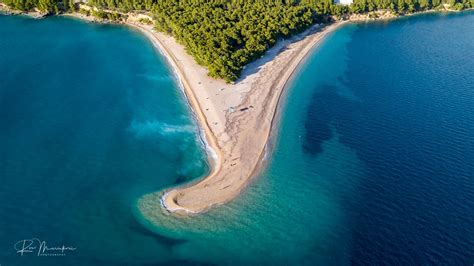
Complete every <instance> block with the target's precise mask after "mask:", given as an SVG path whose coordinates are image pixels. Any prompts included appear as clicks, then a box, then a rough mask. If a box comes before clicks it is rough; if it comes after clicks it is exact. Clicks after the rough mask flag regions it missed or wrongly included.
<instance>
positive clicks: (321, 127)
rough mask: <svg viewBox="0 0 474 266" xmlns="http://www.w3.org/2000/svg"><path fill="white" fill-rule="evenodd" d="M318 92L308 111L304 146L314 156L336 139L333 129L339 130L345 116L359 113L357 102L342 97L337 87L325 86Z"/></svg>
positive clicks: (307, 152) (314, 95)
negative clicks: (324, 144) (326, 144)
mask: <svg viewBox="0 0 474 266" xmlns="http://www.w3.org/2000/svg"><path fill="white" fill-rule="evenodd" d="M316 91H317V93H314V94H313V96H312V98H311V102H310V104H309V107H308V110H307V111H306V118H305V122H304V126H305V137H304V142H303V144H302V145H303V151H304V152H305V153H306V154H309V155H312V156H317V155H318V154H320V153H322V152H323V143H324V142H325V141H328V140H330V139H331V138H333V137H334V132H333V130H332V128H336V129H338V128H339V126H340V123H339V121H340V120H341V119H343V118H344V114H351V113H352V114H353V113H354V111H357V106H356V105H357V102H354V101H350V100H348V99H346V98H344V97H342V96H340V95H339V94H338V93H337V89H336V87H335V86H332V85H324V86H323V87H322V88H321V89H318V90H316ZM343 120H344V119H343Z"/></svg>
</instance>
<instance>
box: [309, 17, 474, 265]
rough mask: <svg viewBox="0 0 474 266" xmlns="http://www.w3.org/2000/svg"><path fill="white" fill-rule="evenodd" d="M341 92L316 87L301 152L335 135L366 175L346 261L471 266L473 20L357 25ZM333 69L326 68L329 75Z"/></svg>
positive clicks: (351, 205) (355, 201) (350, 202)
mask: <svg viewBox="0 0 474 266" xmlns="http://www.w3.org/2000/svg"><path fill="white" fill-rule="evenodd" d="M351 37H352V40H351V41H350V43H348V45H347V57H346V64H347V70H346V71H345V72H344V75H341V76H340V77H339V78H340V80H341V84H342V85H343V86H346V87H347V88H349V90H350V91H351V92H352V94H353V95H354V96H355V97H352V98H350V97H346V96H344V95H341V94H340V93H338V90H339V88H338V87H340V86H341V85H337V84H334V83H333V82H322V83H320V84H318V85H317V88H315V89H316V92H314V93H313V94H312V96H311V101H310V103H309V106H308V108H307V111H306V118H305V122H304V123H305V140H304V142H303V150H304V151H305V153H306V154H307V155H308V156H315V157H317V156H319V154H321V153H323V152H324V149H323V148H322V144H323V143H324V142H326V141H328V140H330V139H331V138H333V137H334V135H335V134H338V135H339V140H340V142H341V143H342V144H343V145H344V146H347V147H349V148H350V149H352V150H354V152H355V153H356V154H357V158H358V159H359V160H360V161H361V162H362V163H363V164H364V165H365V169H366V174H365V175H362V176H360V178H359V180H358V181H357V182H358V186H357V191H356V195H354V196H355V198H350V199H346V200H344V202H343V205H344V209H346V210H347V212H349V213H350V214H349V216H350V221H351V224H350V230H351V235H352V243H351V246H352V247H351V249H350V258H351V259H350V261H351V262H352V263H354V264H358V265H372V264H382V263H386V264H410V265H425V264H443V265H471V264H473V263H474V211H473V210H474V75H473V74H474V72H473V71H474V15H473V13H472V12H471V13H470V14H461V15H455V16H440V15H425V16H419V17H415V18H410V19H401V20H397V21H395V22H391V23H374V24H361V25H358V26H357V28H356V29H355V30H354V31H353V33H352V35H351ZM328 67H329V68H330V66H328Z"/></svg>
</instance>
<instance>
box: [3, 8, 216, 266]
mask: <svg viewBox="0 0 474 266" xmlns="http://www.w3.org/2000/svg"><path fill="white" fill-rule="evenodd" d="M0 75H1V78H0V121H1V130H0V151H1V153H0V176H1V177H0V180H1V186H0V217H1V219H0V264H1V265H43V264H44V265H52V263H53V264H58V265H89V264H91V265H94V264H116V263H136V264H143V263H152V262H156V261H160V260H162V256H161V255H160V254H159V253H156V252H155V250H159V249H161V248H162V246H163V245H165V244H163V243H166V241H167V240H166V239H163V238H160V237H159V236H155V235H153V234H151V233H150V232H149V231H148V230H146V229H144V228H143V227H142V226H141V225H140V224H139V223H137V222H136V220H135V218H134V216H133V214H132V209H133V208H134V206H135V204H136V203H135V202H136V200H137V199H138V198H139V197H140V196H142V195H143V194H146V193H150V192H153V191H156V190H159V189H161V188H163V187H165V186H170V185H172V184H174V183H176V182H183V181H185V180H187V179H189V178H195V177H198V176H201V175H203V174H204V173H205V172H206V171H207V169H208V167H207V165H206V164H205V161H204V160H203V156H204V155H203V152H202V149H201V145H200V143H199V139H198V138H197V133H196V132H197V127H196V124H195V123H194V120H193V119H192V117H191V115H190V113H189V111H188V108H187V106H186V102H185V99H184V97H183V95H182V93H181V91H180V90H179V89H177V86H176V80H175V78H174V76H173V74H172V72H171V71H170V70H169V68H168V67H167V65H166V63H165V61H164V59H163V58H162V57H161V56H160V55H159V54H157V53H156V52H155V50H154V47H153V46H152V44H150V43H149V41H148V40H147V39H146V38H145V37H143V36H142V35H141V34H139V33H138V32H135V31H133V30H131V29H128V28H126V27H120V26H110V25H96V24H87V23H84V22H81V21H78V20H74V19H66V18H57V17H55V18H48V19H44V20H33V19H29V18H24V17H7V16H0ZM30 238H39V239H41V240H44V241H47V243H48V245H51V246H52V245H60V244H61V245H62V244H65V245H72V246H74V247H76V248H77V250H76V251H74V252H70V253H69V254H67V256H66V257H61V258H44V257H41V258H38V257H35V256H28V257H19V256H18V254H15V250H14V249H13V244H14V243H15V242H16V241H19V240H23V239H30ZM161 241H165V242H161ZM20 259H21V260H20Z"/></svg>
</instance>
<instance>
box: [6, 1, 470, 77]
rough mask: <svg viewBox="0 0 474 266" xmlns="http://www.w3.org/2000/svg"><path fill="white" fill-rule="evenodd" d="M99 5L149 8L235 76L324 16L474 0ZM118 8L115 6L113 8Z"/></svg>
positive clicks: (105, 12) (60, 4)
mask: <svg viewBox="0 0 474 266" xmlns="http://www.w3.org/2000/svg"><path fill="white" fill-rule="evenodd" d="M72 1H73V0H0V2H3V3H5V4H7V5H9V6H11V7H13V8H15V9H19V10H24V11H27V10H31V9H33V8H38V9H39V10H40V11H42V12H46V13H50V14H51V13H58V12H60V11H68V10H71V9H74V8H75V5H74V3H73V2H72ZM88 4H89V5H91V6H94V7H97V8H99V11H93V12H92V13H91V14H92V15H94V16H97V17H99V18H103V19H109V20H120V19H121V18H122V14H123V12H128V11H147V12H151V13H152V15H153V17H154V18H155V21H156V28H157V29H158V30H160V31H162V32H166V33H168V34H171V35H173V36H174V37H175V38H176V39H177V40H178V42H180V43H181V44H183V45H184V46H185V47H186V49H187V51H188V52H189V53H190V54H191V55H192V56H193V57H194V58H195V59H196V61H197V62H198V63H199V64H201V65H204V66H206V67H207V68H208V70H209V75H210V76H213V77H217V78H223V79H225V80H226V81H234V80H236V79H237V78H238V77H239V75H240V73H241V71H242V69H243V67H244V66H245V65H246V64H248V63H249V62H251V61H253V60H255V59H256V58H258V57H260V56H261V55H262V54H263V53H264V52H265V51H266V50H267V49H268V48H269V47H271V46H272V45H274V44H275V43H276V41H277V40H278V39H279V38H286V37H288V36H290V35H292V34H295V33H297V32H300V31H302V30H304V29H306V28H308V27H309V26H310V25H312V24H313V23H315V22H319V21H323V20H325V19H327V18H328V17H329V16H331V15H332V16H339V17H340V16H344V15H347V14H351V13H366V12H371V11H375V10H391V11H393V12H397V13H411V12H415V11H422V10H427V9H435V8H439V7H441V6H442V5H443V4H449V6H450V7H451V8H453V9H457V10H461V9H464V8H472V7H474V0H354V3H353V4H351V5H350V6H344V5H338V4H334V2H333V0H88ZM117 11H120V13H122V14H120V13H118V12H117Z"/></svg>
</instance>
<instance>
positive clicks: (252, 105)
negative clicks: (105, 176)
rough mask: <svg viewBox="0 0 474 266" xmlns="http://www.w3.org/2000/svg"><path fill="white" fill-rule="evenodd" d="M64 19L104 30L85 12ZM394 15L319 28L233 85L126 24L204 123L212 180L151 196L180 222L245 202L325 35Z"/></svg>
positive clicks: (177, 48)
mask: <svg viewBox="0 0 474 266" xmlns="http://www.w3.org/2000/svg"><path fill="white" fill-rule="evenodd" d="M426 12H436V11H426ZM426 12H419V13H416V14H420V13H426ZM381 14H382V13H381ZM63 15H64V16H68V17H75V18H78V19H81V20H86V21H89V22H99V23H102V22H101V21H97V20H96V19H95V18H93V17H91V16H86V15H83V14H80V13H66V14H63ZM392 15H393V14H388V13H387V12H386V11H383V16H382V17H378V18H370V19H369V17H368V15H367V17H362V16H359V17H356V18H351V19H349V20H342V21H336V22H333V23H330V24H324V25H323V24H320V25H319V24H315V25H313V26H311V27H310V28H309V29H307V30H305V31H304V32H302V33H300V34H297V35H295V36H293V37H290V38H288V39H282V40H279V41H278V42H277V44H275V45H274V46H273V47H272V48H270V49H269V50H268V51H267V52H266V53H265V54H264V55H263V56H262V57H261V58H259V59H257V60H255V61H254V62H252V63H250V64H248V65H247V66H246V67H245V69H244V71H243V72H242V77H241V78H240V79H239V80H238V81H236V82H235V83H233V84H228V83H225V82H224V81H223V80H219V79H214V78H211V77H209V76H208V75H207V69H206V68H205V67H203V66H200V65H198V64H197V63H196V62H195V61H194V59H193V58H192V57H191V56H190V55H189V54H187V52H186V50H185V48H184V47H183V46H182V45H180V44H178V43H177V42H176V40H175V39H174V38H173V37H170V36H168V35H165V34H163V33H161V32H157V31H155V30H154V29H153V26H151V25H145V24H142V23H139V21H137V18H136V17H135V18H134V19H131V20H127V21H124V22H123V23H120V24H123V25H127V26H129V27H131V28H133V29H136V30H138V31H139V32H140V33H141V34H143V35H144V36H145V37H146V38H148V39H149V41H151V42H152V44H153V45H154V47H155V49H156V50H157V51H158V52H159V53H160V54H161V55H163V56H164V57H165V58H166V61H167V63H168V64H169V66H170V67H171V68H172V70H173V74H174V75H175V76H176V79H177V82H178V84H179V86H180V88H181V89H182V91H183V93H184V95H185V97H186V100H187V103H188V104H189V107H190V108H191V110H192V113H193V116H194V118H195V119H196V120H197V122H198V125H199V131H200V132H199V137H200V139H201V141H202V143H203V146H204V148H205V150H206V155H207V162H208V163H209V165H210V172H209V173H208V174H207V175H206V176H203V177H201V178H199V179H196V180H193V181H191V182H188V183H185V184H182V185H178V186H176V187H172V188H168V189H165V190H163V191H159V192H155V193H152V194H154V195H157V197H158V198H159V199H160V206H161V208H162V209H163V210H164V211H166V212H167V213H172V214H176V215H178V216H181V215H182V216H188V215H196V214H199V213H203V212H206V211H208V210H209V209H211V208H212V207H214V206H218V205H222V204H225V203H227V202H229V201H231V200H233V199H235V198H236V197H237V196H239V195H240V193H241V192H242V190H243V189H245V188H246V187H247V186H248V185H249V183H250V182H251V181H252V180H253V178H254V177H255V176H256V175H258V173H260V172H261V171H262V169H263V168H264V166H265V165H266V162H268V158H267V156H268V155H269V153H271V151H272V149H273V146H272V145H273V144H272V143H270V142H271V140H272V136H274V134H278V133H277V132H275V130H276V128H275V127H276V126H277V125H278V122H279V119H280V116H281V104H282V101H283V100H284V99H285V94H286V93H288V89H287V87H288V83H289V82H291V80H292V78H293V76H294V74H295V73H296V72H297V70H298V69H299V68H300V67H301V66H302V64H303V63H304V61H305V60H306V59H307V57H308V56H309V55H310V54H311V52H312V51H313V50H314V49H315V48H316V47H317V46H319V45H320V44H321V43H322V42H323V41H324V40H325V38H326V37H327V35H329V34H330V33H332V32H333V31H335V30H336V29H337V28H339V27H340V26H341V25H344V24H346V23H348V22H361V21H377V20H378V21H380V20H391V19H396V18H399V17H404V16H407V15H403V16H395V17H394V16H392ZM111 23H115V22H111Z"/></svg>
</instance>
